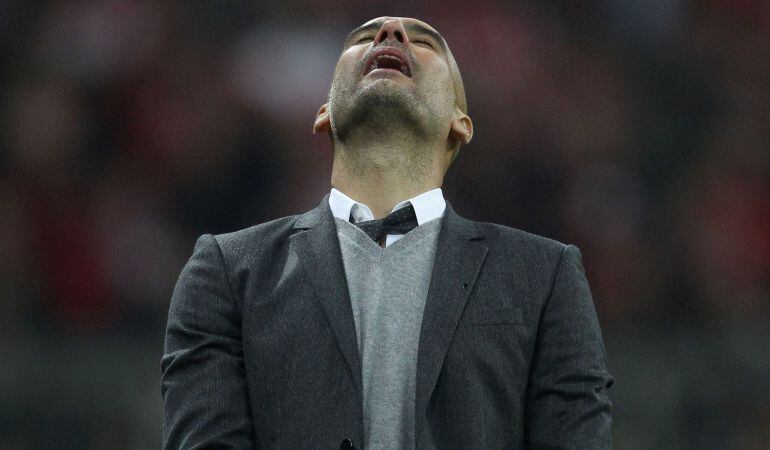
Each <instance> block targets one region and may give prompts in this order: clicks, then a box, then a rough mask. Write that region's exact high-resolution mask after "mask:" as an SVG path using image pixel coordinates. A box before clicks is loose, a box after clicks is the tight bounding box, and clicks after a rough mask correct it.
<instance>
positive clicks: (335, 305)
mask: <svg viewBox="0 0 770 450" xmlns="http://www.w3.org/2000/svg"><path fill="white" fill-rule="evenodd" d="M294 228H295V229H307V231H304V232H299V233H296V234H294V235H292V236H291V237H290V238H289V240H290V248H291V249H293V250H294V252H296V254H297V256H298V257H299V260H300V265H301V266H302V270H303V271H304V273H305V276H306V277H307V279H308V280H310V284H311V285H312V286H313V288H314V289H315V292H316V298H317V299H318V301H319V302H320V303H321V307H322V308H323V311H324V314H326V318H327V319H328V320H329V324H330V325H331V328H332V331H333V333H334V337H335V339H336V340H337V344H338V345H339V346H340V350H342V354H343V355H344V356H345V360H346V361H347V363H348V366H349V369H350V373H351V375H352V376H353V379H354V380H355V383H356V386H358V392H359V393H361V392H363V388H362V385H361V361H360V359H359V355H358V342H357V338H356V327H355V322H354V319H353V309H352V307H351V305H350V294H349V292H348V285H347V278H346V276H345V269H344V266H343V262H342V252H341V251H340V245H339V239H338V237H337V225H336V224H335V223H334V216H333V215H332V212H331V208H330V207H329V194H326V196H324V198H323V200H321V204H320V205H318V207H317V208H315V209H313V210H311V211H309V212H307V213H305V214H302V215H300V216H299V217H298V218H297V221H296V222H295V224H294Z"/></svg>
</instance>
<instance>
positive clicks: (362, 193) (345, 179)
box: [331, 141, 447, 219]
mask: <svg viewBox="0 0 770 450" xmlns="http://www.w3.org/2000/svg"><path fill="white" fill-rule="evenodd" d="M444 153H447V152H443V153H442V152H440V151H439V149H434V148H429V147H427V146H424V147H423V146H420V147H419V148H414V147H411V146H404V145H394V144H392V143H390V144H383V143H376V142H372V143H361V145H356V146H353V147H351V146H350V145H345V144H343V143H341V142H339V141H338V142H335V145H334V163H333V166H332V179H331V185H332V186H333V187H334V188H336V189H338V190H340V191H342V192H344V193H345V195H347V196H349V197H351V198H353V199H354V200H356V201H359V202H362V203H365V204H366V205H367V206H368V207H369V208H370V209H371V210H372V214H374V217H375V218H376V219H380V218H383V217H385V216H387V215H388V214H389V213H390V211H391V210H392V209H393V207H394V206H396V204H397V203H398V202H400V201H403V200H406V199H408V198H412V197H414V196H416V195H418V194H421V193H423V192H426V191H429V190H431V189H435V188H437V187H441V185H442V183H443V179H444V172H445V170H444V168H445V167H446V165H445V164H446V161H444V158H442V157H445V155H444ZM439 155H441V156H442V157H439Z"/></svg>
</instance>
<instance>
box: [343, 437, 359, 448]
mask: <svg viewBox="0 0 770 450" xmlns="http://www.w3.org/2000/svg"><path fill="white" fill-rule="evenodd" d="M355 449H356V446H355V445H353V441H351V440H350V439H348V438H345V439H343V440H342V443H341V444H340V450H355Z"/></svg>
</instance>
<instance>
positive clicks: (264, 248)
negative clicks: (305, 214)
mask: <svg viewBox="0 0 770 450" xmlns="http://www.w3.org/2000/svg"><path fill="white" fill-rule="evenodd" d="M298 217H299V214H295V215H291V216H286V217H281V218H278V219H274V220H271V221H269V222H264V223H260V224H256V225H252V226H250V227H247V228H243V229H241V230H237V231H232V232H229V233H221V234H215V235H214V239H215V240H216V242H217V244H218V245H219V247H220V248H221V249H222V253H223V254H224V255H225V257H226V258H227V257H235V258H238V257H239V256H247V255H251V256H254V255H258V254H264V253H265V252H267V253H269V252H271V251H272V250H273V249H274V248H275V247H276V246H279V245H281V243H282V242H283V241H284V240H285V238H286V237H288V236H289V235H290V234H291V231H292V228H293V226H294V222H296V220H297V218H298Z"/></svg>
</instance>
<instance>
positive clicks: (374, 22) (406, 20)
mask: <svg viewBox="0 0 770 450" xmlns="http://www.w3.org/2000/svg"><path fill="white" fill-rule="evenodd" d="M391 19H395V20H398V21H400V22H401V23H402V24H403V25H404V26H406V25H410V24H415V25H422V26H423V27H425V28H428V29H429V30H432V31H435V32H436V33H438V31H436V29H435V28H433V27H432V26H431V25H430V24H428V23H425V22H423V21H422V20H419V19H414V18H412V17H390V16H383V17H377V18H375V19H372V20H369V21H368V22H366V23H364V24H362V25H361V26H362V27H365V26H367V25H382V24H383V23H384V22H385V21H386V20H391Z"/></svg>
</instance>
